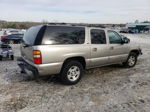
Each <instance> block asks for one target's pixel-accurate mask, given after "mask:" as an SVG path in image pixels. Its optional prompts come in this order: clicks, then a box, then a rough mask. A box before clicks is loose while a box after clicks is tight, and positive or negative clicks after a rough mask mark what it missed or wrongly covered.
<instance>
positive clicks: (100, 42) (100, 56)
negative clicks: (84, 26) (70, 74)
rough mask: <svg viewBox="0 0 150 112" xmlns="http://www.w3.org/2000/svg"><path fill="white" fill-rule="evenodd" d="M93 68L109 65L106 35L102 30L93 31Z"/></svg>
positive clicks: (91, 33)
mask: <svg viewBox="0 0 150 112" xmlns="http://www.w3.org/2000/svg"><path fill="white" fill-rule="evenodd" d="M90 37H91V66H92V67H98V66H102V65H105V64H107V63H108V55H109V53H108V50H109V46H108V44H107V39H106V33H105V31H104V30H101V29H91V31H90Z"/></svg>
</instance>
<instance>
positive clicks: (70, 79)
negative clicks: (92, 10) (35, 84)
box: [18, 25, 142, 84]
mask: <svg viewBox="0 0 150 112" xmlns="http://www.w3.org/2000/svg"><path fill="white" fill-rule="evenodd" d="M140 54H142V53H141V49H140V46H138V45H135V44H131V43H130V41H129V39H128V38H123V37H122V36H120V35H119V34H118V33H117V32H115V31H113V30H107V29H103V28H95V27H80V26H57V25H56V26H49V25H41V26H34V27H31V28H30V29H28V30H27V32H26V33H25V36H24V37H23V43H22V44H21V56H22V57H21V58H20V59H18V65H19V66H20V68H21V71H22V72H26V73H27V74H30V75H32V74H33V75H35V76H45V75H52V74H60V77H61V80H62V82H63V83H65V84H76V83H77V82H78V81H79V80H80V79H81V77H82V75H83V71H84V70H85V69H90V68H95V67H101V66H106V65H111V64H123V65H124V66H126V67H134V66H135V64H136V62H137V58H138V56H139V55H140Z"/></svg>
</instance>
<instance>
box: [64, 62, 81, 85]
mask: <svg viewBox="0 0 150 112" xmlns="http://www.w3.org/2000/svg"><path fill="white" fill-rule="evenodd" d="M82 75H83V66H82V64H81V63H80V62H78V61H74V60H73V61H69V62H67V63H65V65H64V67H63V69H62V72H61V81H62V82H63V83H64V84H67V85H73V84H76V83H78V82H79V81H80V79H81V77H82Z"/></svg>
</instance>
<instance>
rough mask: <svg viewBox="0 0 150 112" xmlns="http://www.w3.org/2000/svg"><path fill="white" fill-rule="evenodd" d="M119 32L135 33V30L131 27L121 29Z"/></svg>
mask: <svg viewBox="0 0 150 112" xmlns="http://www.w3.org/2000/svg"><path fill="white" fill-rule="evenodd" d="M119 33H134V31H132V30H130V29H121V30H120V31H119Z"/></svg>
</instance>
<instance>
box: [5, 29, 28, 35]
mask: <svg viewBox="0 0 150 112" xmlns="http://www.w3.org/2000/svg"><path fill="white" fill-rule="evenodd" d="M24 32H25V30H20V29H3V35H11V34H24Z"/></svg>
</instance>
